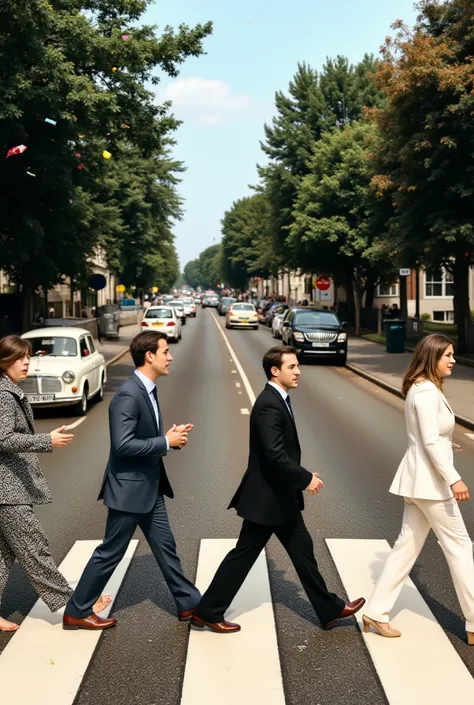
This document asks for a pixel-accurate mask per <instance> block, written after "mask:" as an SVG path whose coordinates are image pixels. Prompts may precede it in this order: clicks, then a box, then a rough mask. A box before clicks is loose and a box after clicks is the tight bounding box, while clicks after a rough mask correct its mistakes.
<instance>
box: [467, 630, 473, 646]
mask: <svg viewBox="0 0 474 705" xmlns="http://www.w3.org/2000/svg"><path fill="white" fill-rule="evenodd" d="M466 636H467V643H468V644H469V646H474V632H466Z"/></svg>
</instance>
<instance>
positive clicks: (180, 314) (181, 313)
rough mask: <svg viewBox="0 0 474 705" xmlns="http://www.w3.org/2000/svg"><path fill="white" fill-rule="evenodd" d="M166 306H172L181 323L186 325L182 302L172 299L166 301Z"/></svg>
mask: <svg viewBox="0 0 474 705" xmlns="http://www.w3.org/2000/svg"><path fill="white" fill-rule="evenodd" d="M167 305H168V306H172V307H173V308H174V310H175V311H176V315H177V316H178V318H179V319H180V321H181V323H182V325H183V326H184V325H186V314H185V312H184V307H183V302H182V301H180V300H179V299H173V301H168V304H167Z"/></svg>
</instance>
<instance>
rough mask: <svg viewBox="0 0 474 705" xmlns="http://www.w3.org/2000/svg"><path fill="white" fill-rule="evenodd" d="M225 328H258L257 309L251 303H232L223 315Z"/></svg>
mask: <svg viewBox="0 0 474 705" xmlns="http://www.w3.org/2000/svg"><path fill="white" fill-rule="evenodd" d="M225 327H226V328H234V327H239V328H254V329H255V330H257V328H258V318H257V311H256V310H255V306H253V304H246V303H239V302H238V303H235V304H232V306H231V307H230V309H229V310H228V311H227V313H226V317H225Z"/></svg>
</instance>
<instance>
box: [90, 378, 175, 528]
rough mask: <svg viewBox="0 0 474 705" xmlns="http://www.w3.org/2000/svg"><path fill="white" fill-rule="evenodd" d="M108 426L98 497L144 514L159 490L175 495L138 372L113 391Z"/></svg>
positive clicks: (161, 439) (162, 441)
mask: <svg viewBox="0 0 474 705" xmlns="http://www.w3.org/2000/svg"><path fill="white" fill-rule="evenodd" d="M160 420H161V415H160ZM109 426H110V455H109V461H108V463H107V468H106V471H105V475H104V479H103V482H102V488H101V490H100V493H99V499H103V500H104V504H105V505H106V506H107V507H109V508H110V509H117V510H118V511H121V512H130V513H133V514H146V513H147V512H150V511H151V510H152V509H153V507H154V505H155V502H156V498H157V495H158V492H160V493H161V494H163V495H166V496H168V497H174V494H173V490H172V488H171V485H170V483H169V480H168V477H167V475H166V470H165V466H164V463H163V456H164V455H166V454H167V443H166V438H165V436H159V435H158V433H159V429H158V427H157V424H156V416H155V412H154V410H153V406H152V403H151V401H150V397H149V395H148V392H147V390H146V389H145V386H144V384H143V383H142V382H141V381H140V379H139V378H138V377H137V375H135V374H134V375H132V377H130V379H127V380H126V381H125V382H124V383H123V384H122V385H121V386H120V387H119V389H118V390H117V391H116V393H115V394H114V397H113V399H112V402H111V404H110V407H109ZM161 426H162V427H163V423H161Z"/></svg>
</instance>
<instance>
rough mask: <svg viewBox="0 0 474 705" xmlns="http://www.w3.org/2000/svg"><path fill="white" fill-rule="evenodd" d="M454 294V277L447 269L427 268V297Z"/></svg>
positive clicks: (442, 296)
mask: <svg viewBox="0 0 474 705" xmlns="http://www.w3.org/2000/svg"><path fill="white" fill-rule="evenodd" d="M450 296H454V279H453V275H452V274H451V273H450V272H447V271H446V270H445V269H427V270H426V272H425V298H430V297H439V298H444V297H450Z"/></svg>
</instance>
